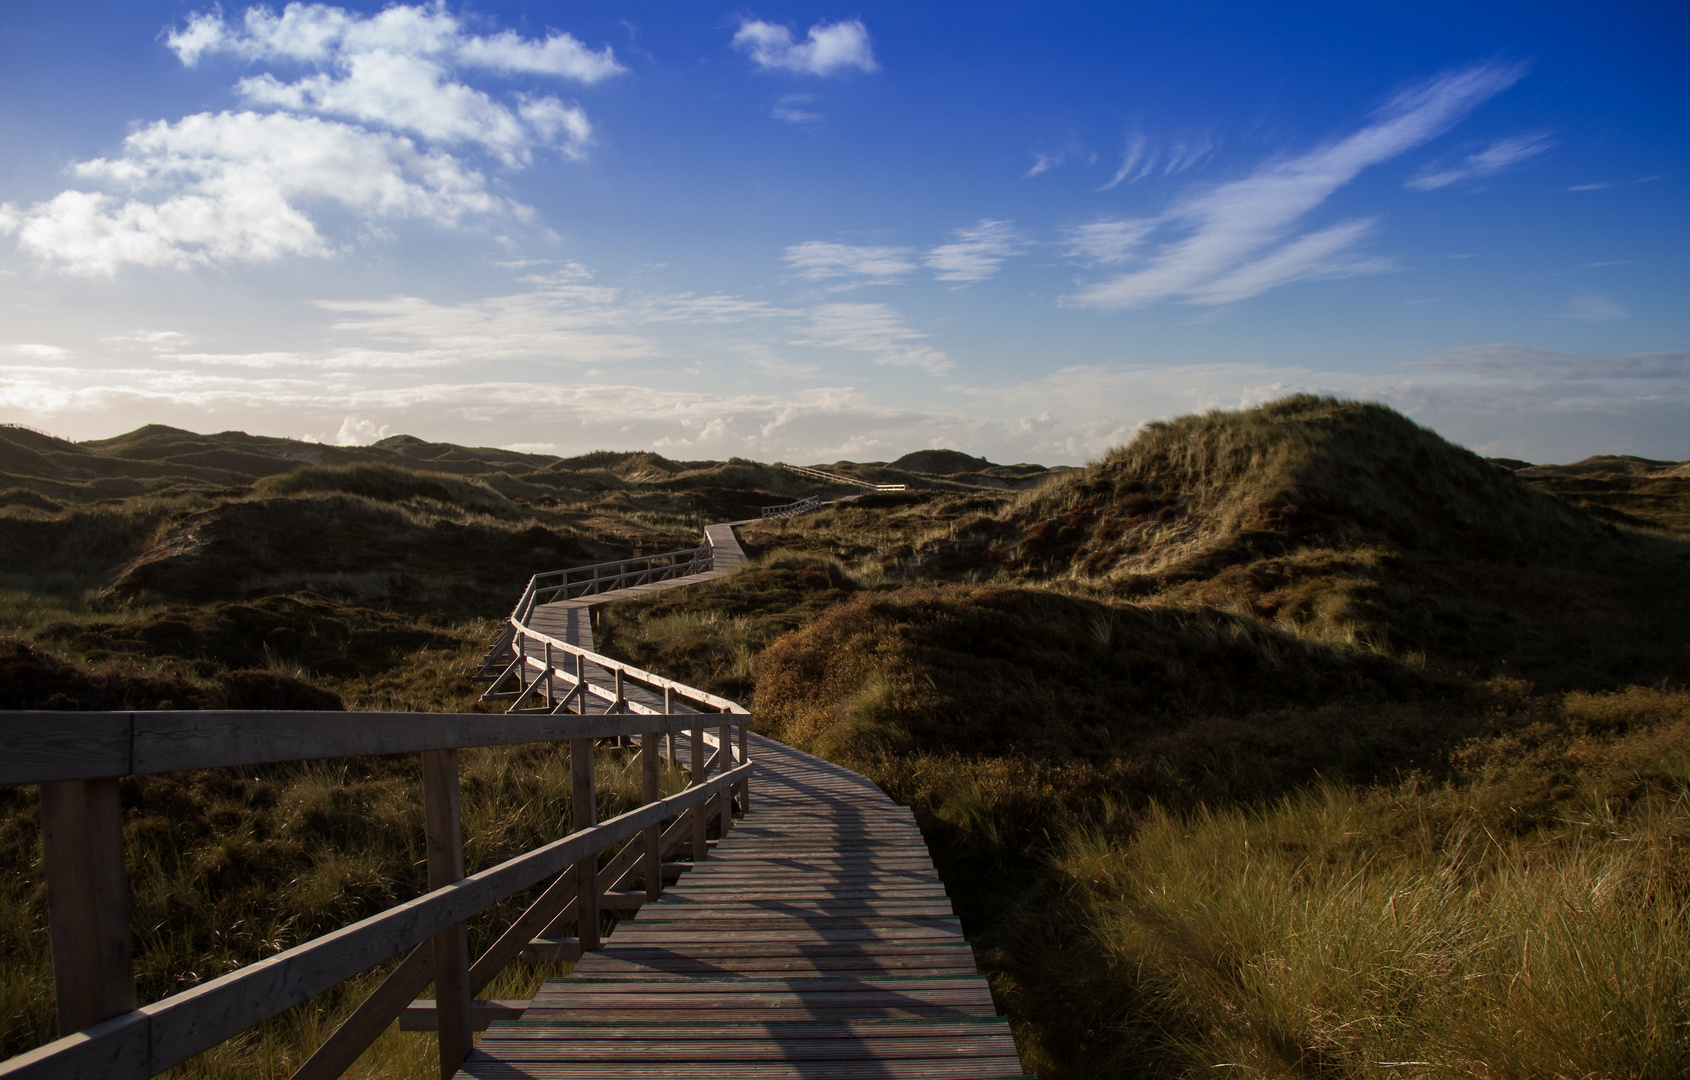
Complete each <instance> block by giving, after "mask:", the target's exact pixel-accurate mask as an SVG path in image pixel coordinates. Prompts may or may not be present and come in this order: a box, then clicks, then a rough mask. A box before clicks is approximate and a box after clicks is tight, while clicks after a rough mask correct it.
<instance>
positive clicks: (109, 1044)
mask: <svg viewBox="0 0 1690 1080" xmlns="http://www.w3.org/2000/svg"><path fill="white" fill-rule="evenodd" d="M486 719H487V718H486V717H483V721H484V722H485V720H486ZM691 719H694V720H696V719H697V718H696V716H695V717H692V718H691ZM486 745H494V744H486ZM751 769H752V763H751V762H745V763H744V764H741V765H739V766H737V767H735V768H734V769H731V770H729V771H728V772H725V773H723V774H721V775H720V776H716V777H713V778H711V779H709V780H706V781H704V782H703V783H700V784H698V785H696V786H693V787H689V788H687V789H686V790H685V791H682V792H679V793H677V794H675V795H670V796H669V797H668V798H665V799H660V800H658V801H657V802H655V803H650V804H647V805H645V806H642V807H640V808H638V809H636V810H630V811H628V812H627V813H625V814H620V815H618V816H617V817H614V818H611V819H610V820H609V821H606V822H604V823H603V824H601V825H593V826H589V827H587V828H584V829H581V830H578V831H576V832H573V833H570V834H569V835H568V836H566V837H564V838H562V839H561V840H555V841H553V842H552V843H550V844H546V845H544V846H543V847H538V848H535V849H534V850H533V851H529V852H527V853H525V854H522V855H518V856H516V857H515V858H513V859H509V860H506V861H505V862H502V863H500V864H499V865H497V866H494V867H490V868H488V869H486V870H482V871H480V872H479V873H475V874H471V875H469V876H468V877H465V878H463V879H461V880H459V881H455V882H453V883H451V884H450V885H447V886H445V887H443V888H439V889H435V890H433V891H432V892H428V893H425V894H424V895H422V896H419V897H417V898H416V899H415V900H411V901H408V902H406V903H403V904H399V905H397V906H395V907H391V908H388V909H387V910H386V911H383V912H380V913H378V914H375V915H372V916H370V917H369V918H367V919H363V920H360V921H359V922H355V923H353V924H352V925H350V926H345V927H342V928H341V929H339V930H334V931H331V932H330V933H327V934H324V935H323V936H322V937H319V938H314V939H313V940H311V941H308V942H306V943H304V944H303V945H296V946H294V947H293V948H291V949H287V950H285V951H283V952H280V953H277V954H276V955H275V956H272V957H269V958H268V959H265V960H261V961H259V962H257V963H255V964H249V965H247V966H246V967H243V968H240V969H239V970H236V971H232V972H230V973H229V974H227V975H224V976H222V977H220V978H217V979H213V980H211V981H209V982H206V983H203V984H201V985H199V986H196V987H194V988H193V989H191V990H185V991H183V992H182V993H180V994H173V995H171V996H170V997H167V998H164V999H163V1000H161V1001H159V1002H156V1003H154V1004H152V1005H146V1006H143V1007H142V1008H139V1009H134V1010H132V1011H130V1012H126V1013H122V1014H119V1015H118V1016H115V1017H113V1018H111V1019H110V1020H107V1021H105V1022H103V1023H100V1024H96V1025H95V1026H93V1027H90V1028H87V1029H85V1030H83V1031H79V1032H77V1033H75V1034H72V1035H67V1036H65V1037H64V1038H60V1039H57V1040H55V1041H53V1042H50V1043H48V1044H46V1045H45V1046H42V1047H39V1048H37V1049H35V1050H32V1051H30V1052H28V1053H25V1054H21V1055H19V1056H17V1057H14V1058H11V1059H10V1060H8V1061H5V1062H0V1077H5V1078H8V1080H9V1078H13V1077H16V1078H19V1080H23V1078H28V1080H36V1078H41V1080H46V1078H49V1077H51V1078H55V1080H59V1078H66V1077H81V1076H86V1075H89V1074H92V1075H98V1076H101V1077H112V1078H114V1080H126V1078H135V1080H141V1078H145V1077H150V1076H153V1075H156V1074H157V1073H160V1072H163V1071H164V1070H166V1069H168V1068H170V1067H172V1066H174V1065H178V1064H180V1063H181V1062H183V1061H186V1060H187V1059H188V1058H190V1057H193V1056H194V1055H195V1054H198V1053H201V1052H202V1051H205V1050H208V1049H210V1048H211V1047H213V1046H216V1045H217V1044H218V1043H221V1042H224V1041H226V1040H227V1039H229V1038H232V1037H233V1036H235V1035H238V1034H240V1033H241V1032H243V1031H245V1030H247V1029H248V1028H250V1027H252V1026H253V1025H255V1024H257V1023H259V1022H261V1021H263V1020H267V1019H269V1018H270V1017H272V1016H275V1015H277V1014H278V1013H281V1012H284V1011H285V1010H287V1009H290V1008H292V1007H293V1006H295V1005H298V1004H300V1003H301V1002H304V1001H307V1000H309V999H310V998H312V997H314V996H316V995H317V994H320V993H322V992H323V991H325V990H328V989H330V988H331V987H334V986H336V985H337V984H339V983H342V982H344V981H346V980H347V979H349V978H352V977H353V976H355V975H358V974H360V973H362V972H364V971H367V970H369V969H370V968H372V967H374V966H375V965H376V964H379V963H381V962H382V961H383V960H387V959H389V958H391V957H393V956H397V955H398V954H399V953H400V952H403V951H404V950H405V949H408V948H410V947H412V946H414V945H417V944H419V943H421V942H422V941H424V940H425V939H427V938H431V937H433V936H434V935H436V934H439V933H442V932H444V931H446V930H448V929H450V928H451V927H453V926H455V925H458V924H460V923H462V922H463V921H464V920H465V919H468V918H469V917H470V916H472V915H475V914H477V913H478V912H481V911H485V910H486V909H488V908H490V907H492V906H493V905H495V904H498V903H499V902H501V901H503V900H505V899H507V898H509V897H511V896H513V895H515V894H516V893H519V892H521V891H522V890H524V889H527V888H529V887H530V886H533V885H536V884H538V883H539V882H541V881H544V880H545V879H546V878H548V877H551V876H553V875H556V874H558V873H561V872H562V871H563V870H564V869H566V868H567V867H569V866H571V865H578V864H579V863H580V862H581V861H582V860H583V859H586V858H589V857H591V856H592V855H594V854H595V853H597V852H599V851H602V850H604V849H605V848H607V847H609V846H610V845H612V844H615V843H619V842H621V841H623V840H627V839H629V838H631V837H633V836H635V835H637V834H639V833H640V832H641V831H643V830H644V829H646V828H647V827H649V826H651V825H654V824H657V823H659V822H661V821H663V820H664V819H665V818H669V817H673V816H674V815H676V814H679V813H681V812H683V811H686V810H688V809H690V808H691V807H694V806H698V805H700V804H702V803H705V802H707V801H708V800H709V799H710V798H711V797H712V796H714V795H716V794H717V793H718V792H720V791H722V790H723V789H725V788H727V787H729V786H730V785H732V784H734V783H737V782H738V781H739V780H741V779H743V778H747V777H749V775H750V772H751ZM700 816H702V815H700ZM454 1071H455V1068H454Z"/></svg>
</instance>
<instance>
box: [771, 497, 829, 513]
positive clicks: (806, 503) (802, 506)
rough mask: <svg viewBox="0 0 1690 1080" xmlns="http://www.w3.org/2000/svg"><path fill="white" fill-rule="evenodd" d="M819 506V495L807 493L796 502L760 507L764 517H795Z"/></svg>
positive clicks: (820, 505) (820, 502) (818, 508)
mask: <svg viewBox="0 0 1690 1080" xmlns="http://www.w3.org/2000/svg"><path fill="white" fill-rule="evenodd" d="M821 508H822V500H821V496H819V495H809V496H806V497H805V498H802V499H799V500H798V501H797V502H789V503H781V504H780V505H779V506H765V507H763V509H762V516H763V517H764V518H785V517H797V516H798V515H800V514H808V513H810V512H811V511H814V510H820V509H821Z"/></svg>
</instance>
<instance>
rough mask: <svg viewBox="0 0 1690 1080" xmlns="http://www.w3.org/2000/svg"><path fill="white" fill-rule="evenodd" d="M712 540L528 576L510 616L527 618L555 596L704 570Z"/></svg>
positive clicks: (590, 592)
mask: <svg viewBox="0 0 1690 1080" xmlns="http://www.w3.org/2000/svg"><path fill="white" fill-rule="evenodd" d="M713 550H714V549H712V548H711V547H710V545H709V544H704V545H701V546H699V547H695V548H686V549H684V550H681V551H666V552H664V553H663V554H661V555H641V556H637V557H635V558H632V559H619V560H617V561H615V562H605V563H593V564H592V565H590V566H572V567H570V568H568V569H567V570H548V571H546V572H545V573H543V574H535V575H534V576H533V577H532V578H529V579H528V588H527V589H526V590H524V591H523V594H522V598H521V599H520V600H518V601H517V602H516V608H515V609H514V610H513V611H512V612H511V617H512V618H513V619H516V620H517V621H518V622H526V621H527V620H528V616H529V615H530V614H532V613H533V611H534V608H535V607H537V606H538V605H540V604H549V603H551V602H553V601H555V600H574V599H577V598H579V597H582V596H592V595H595V594H597V593H602V592H609V591H611V590H612V589H630V588H633V587H634V586H636V585H649V584H651V583H653V582H657V581H668V580H670V579H672V578H678V577H686V576H688V575H690V574H702V573H703V572H705V571H706V570H709V569H710V567H711V565H712V552H713Z"/></svg>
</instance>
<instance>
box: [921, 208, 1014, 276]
mask: <svg viewBox="0 0 1690 1080" xmlns="http://www.w3.org/2000/svg"><path fill="white" fill-rule="evenodd" d="M951 235H952V236H954V237H956V239H955V240H954V241H952V242H951V243H949V244H940V245H939V246H938V247H936V248H933V249H932V250H930V251H928V252H927V255H926V257H925V258H924V259H923V260H922V261H923V262H924V263H925V264H926V266H927V268H928V269H929V270H932V271H933V276H934V277H936V278H938V279H939V280H940V281H960V282H963V283H964V284H972V283H973V282H976V281H984V280H986V279H987V278H989V277H991V276H992V275H994V274H996V273H997V272H998V268H999V267H1000V266H1002V265H1003V261H1004V260H1005V259H1007V258H1009V257H1010V256H1011V255H1014V254H1015V253H1016V252H1017V251H1018V250H1019V248H1018V245H1017V242H1016V236H1015V229H1014V227H1013V226H1011V225H1010V223H1009V222H1007V221H989V220H986V221H980V222H978V223H977V224H974V225H971V226H969V227H968V228H965V229H957V230H956V231H955V232H953V233H952V234H951Z"/></svg>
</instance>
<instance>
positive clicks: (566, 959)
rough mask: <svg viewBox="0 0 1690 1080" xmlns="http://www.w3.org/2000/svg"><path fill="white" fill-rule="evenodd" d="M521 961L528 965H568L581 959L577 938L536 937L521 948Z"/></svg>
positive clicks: (579, 944) (579, 943)
mask: <svg viewBox="0 0 1690 1080" xmlns="http://www.w3.org/2000/svg"><path fill="white" fill-rule="evenodd" d="M522 959H523V960H524V961H525V962H527V963H530V964H569V963H574V962H575V961H577V960H579V959H581V942H580V939H578V938H548V937H537V938H535V939H534V940H532V941H530V942H529V943H528V944H527V945H524V946H523V947H522Z"/></svg>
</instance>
